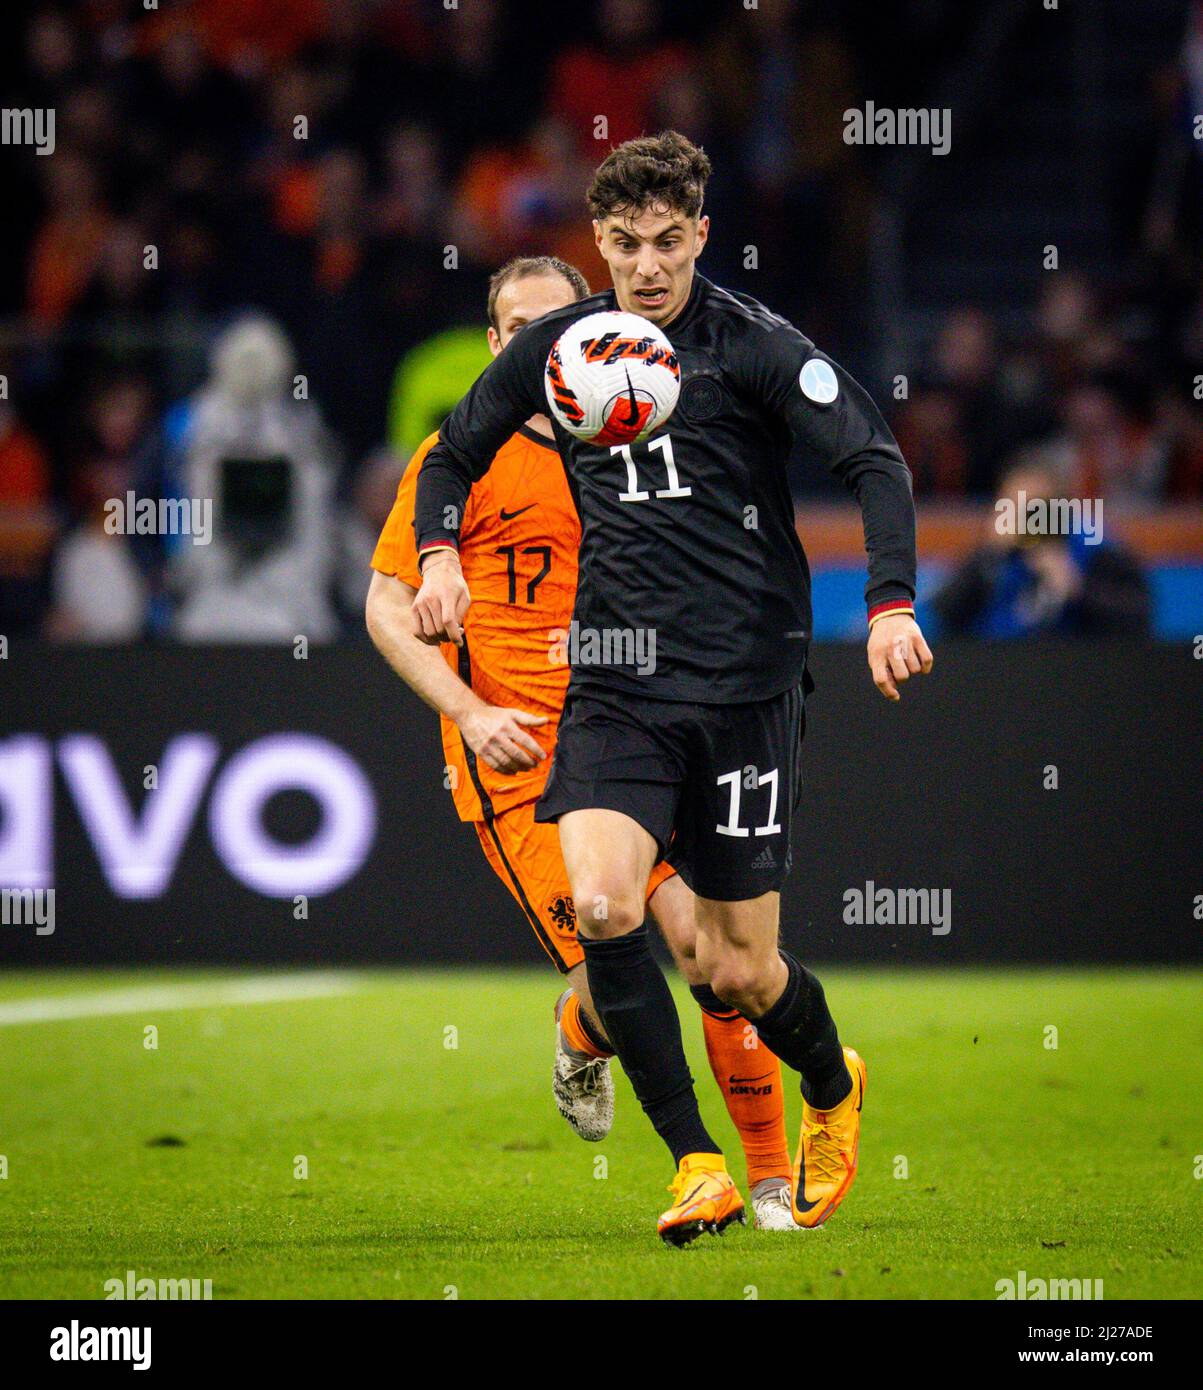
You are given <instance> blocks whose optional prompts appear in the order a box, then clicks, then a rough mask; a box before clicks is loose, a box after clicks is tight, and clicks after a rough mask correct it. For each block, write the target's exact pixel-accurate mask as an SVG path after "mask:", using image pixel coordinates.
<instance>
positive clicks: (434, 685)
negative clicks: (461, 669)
mask: <svg viewBox="0 0 1203 1390" xmlns="http://www.w3.org/2000/svg"><path fill="white" fill-rule="evenodd" d="M457 568H458V566H457ZM417 594H418V591H417V590H415V589H414V588H412V587H411V586H410V585H409V584H406V583H405V581H404V580H401V579H397V578H396V577H395V576H393V575H388V574H380V573H379V572H376V573H374V574H373V575H372V585H371V588H370V589H369V590H368V602H367V613H366V616H367V626H368V632H369V633H370V634H371V638H372V641H373V642H374V643H375V644H376V647H377V650H378V651H379V652H380V654H381V655H382V656H383V657H384V659H385V660H386V661H387V662H388V664H389V665H390V666H391V667H392V668H393V670H394V671H396V673H397V674H398V675H399V676H400V677H401V679H402V680H403V681H404V682H405V684H406V685H408V686H409V688H410V689H411V690H412V691H413V692H414V694H415V695H417V696H418V698H419V699H421V700H423V701H425V703H426V704H428V705H429V706H430V707H431V709H434V710H437V711H438V712H439V713H440V714H441V715H443V716H444V717H445V718H447V719H450V720H451V721H452V723H453V724H455V725H456V726H457V727H458V728H459V730H460V732H461V733H462V734H463V736H464V739H465V740H466V742H467V744H468V747H469V748H471V749H472V751H473V752H474V753H476V754H477V756H478V757H481V758H483V759H484V760H485V762H487V763H488V765H489V766H490V767H491V768H493V769H494V771H496V772H511V773H512V772H522V771H525V770H527V769H529V768H532V767H534V766H536V764H538V763H540V762H542V761H543V759H544V758H545V757H546V756H547V752H546V750H545V749H544V748H543V747H542V746H541V745H540V744H539V743H538V742H536V740H535V738H534V737H533V736H532V734H531V733H530V730H531V729H532V728H537V727H538V726H539V725H540V724H545V723H546V722H547V720H546V718H545V717H544V716H542V715H535V714H528V713H527V712H526V711H525V710H518V709H506V708H503V707H501V706H498V705H490V704H488V703H486V702H485V701H484V700H482V699H481V698H480V696H479V695H477V694H476V692H475V691H474V690H473V689H472V687H471V686H469V685H468V684H467V683H466V682H465V681H462V680H461V679H460V678H459V676H457V675H456V673H455V672H454V671H453V670H452V669H451V667H450V666H448V665H447V663H446V661H444V659H443V654H442V652H441V651H440V650H439V649H438V647H437V646H431V645H429V644H428V643H427V642H425V641H423V640H422V639H420V638H419V637H417V636H416V635H415V633H414V622H413V606H414V601H415V599H416V598H417Z"/></svg>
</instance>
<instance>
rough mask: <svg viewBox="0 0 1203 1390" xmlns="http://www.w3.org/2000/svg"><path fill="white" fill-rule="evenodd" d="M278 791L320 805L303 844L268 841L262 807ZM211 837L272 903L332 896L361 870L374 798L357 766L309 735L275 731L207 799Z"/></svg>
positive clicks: (249, 749)
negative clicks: (306, 797)
mask: <svg viewBox="0 0 1203 1390" xmlns="http://www.w3.org/2000/svg"><path fill="white" fill-rule="evenodd" d="M282 791H303V792H308V793H309V795H310V796H312V797H313V799H314V800H315V801H316V802H317V803H318V805H319V806H320V807H321V812H322V820H321V825H320V827H319V828H318V830H317V833H316V834H315V835H314V836H313V837H312V838H311V839H309V840H307V841H305V842H304V843H303V844H295V845H287V844H281V843H280V842H279V841H277V840H274V839H272V837H271V836H270V835H269V834H268V833H267V831H266V829H265V828H264V825H263V808H264V806H265V805H266V804H267V802H268V801H269V800H270V799H271V798H272V797H273V796H275V795H276V794H277V793H278V792H282ZM209 833H210V835H211V836H212V838H213V844H214V847H215V848H216V850H217V852H218V854H219V855H220V856H221V858H222V860H223V862H224V863H225V865H226V867H227V868H228V869H229V871H230V872H231V873H232V874H233V875H234V876H235V877H236V878H238V879H241V881H242V882H243V883H245V884H246V886H247V887H248V888H254V889H255V890H257V891H258V892H260V893H263V894H265V895H266V896H267V897H270V898H291V897H292V896H293V895H294V894H297V893H308V894H314V895H318V894H321V893H331V892H333V891H334V889H336V888H339V887H341V886H342V885H343V884H344V883H345V882H346V881H347V880H348V879H349V878H351V877H352V875H354V874H355V873H356V872H358V870H359V868H360V866H361V865H362V864H363V862H364V860H365V859H366V858H367V856H368V851H369V850H370V849H371V847H372V841H373V839H374V838H375V835H376V797H375V794H374V793H373V791H372V786H371V783H370V782H369V781H368V779H367V777H366V776H365V775H364V773H363V770H362V769H361V768H360V766H359V764H358V763H357V762H355V760H354V759H353V758H351V757H350V756H349V755H348V754H346V753H345V752H344V751H343V750H342V749H341V748H339V747H338V746H337V744H334V743H331V742H329V740H327V739H324V738H318V737H316V736H315V735H313V734H272V735H270V736H268V737H267V738H261V739H257V740H256V741H255V742H254V743H249V744H247V746H246V747H245V748H243V749H241V750H240V751H239V752H238V753H236V754H235V755H234V756H233V757H232V758H231V759H230V761H229V762H228V763H227V764H226V766H225V767H224V768H223V769H222V771H221V774H220V776H219V777H218V779H217V781H216V782H215V783H214V786H213V793H212V796H211V797H210V799H209Z"/></svg>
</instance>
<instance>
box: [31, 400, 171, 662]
mask: <svg viewBox="0 0 1203 1390" xmlns="http://www.w3.org/2000/svg"><path fill="white" fill-rule="evenodd" d="M150 412H151V395H150V391H149V389H148V387H147V385H146V382H145V381H143V380H141V379H139V378H137V377H122V378H116V379H114V380H112V381H108V382H104V383H102V384H101V385H100V386H98V387H97V388H96V389H95V390H94V392H93V394H92V397H91V399H90V402H89V406H88V410H87V418H86V421H85V437H84V440H83V444H82V447H81V453H80V461H79V464H78V466H77V468H76V470H75V477H76V479H77V483H76V498H75V501H76V503H77V510H78V512H79V515H80V517H81V520H80V522H79V524H78V525H76V526H75V527H74V528H73V529H72V530H71V531H70V532H69V533H68V535H67V536H66V538H65V539H64V540H63V542H62V544H61V545H60V546H59V548H58V550H57V552H56V554H55V557H54V567H53V573H52V576H51V588H52V599H53V608H52V610H51V614H50V618H49V623H48V631H49V634H50V635H51V636H54V637H57V638H59V639H60V640H64V641H80V642H131V641H134V640H135V639H136V638H138V637H140V636H142V634H143V632H144V630H145V627H146V622H147V604H148V601H149V596H150V588H149V585H148V582H147V579H146V576H145V574H144V572H143V570H142V568H141V567H140V565H139V561H138V557H137V551H136V547H135V539H134V537H132V536H130V535H129V534H127V533H126V532H125V530H118V529H114V526H113V524H112V522H111V521H110V520H109V517H110V516H111V515H113V513H112V511H111V503H112V502H114V501H116V502H119V503H120V504H121V506H122V508H124V505H125V501H126V498H127V496H128V494H129V492H130V491H131V490H132V489H133V488H134V485H135V482H136V479H137V473H138V466H139V465H138V459H139V453H140V450H141V447H142V444H143V441H144V438H145V433H146V430H147V427H148V425H149V422H150ZM106 522H108V524H107V525H106Z"/></svg>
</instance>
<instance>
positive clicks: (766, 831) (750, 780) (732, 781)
mask: <svg viewBox="0 0 1203 1390" xmlns="http://www.w3.org/2000/svg"><path fill="white" fill-rule="evenodd" d="M717 780H718V785H719V786H720V787H723V786H727V787H730V789H731V799H730V802H729V803H728V806H727V823H726V825H723V824H721V823H720V824H719V825H716V826H715V827H714V828H715V830H716V831H717V832H718V833H719V834H720V835H734V836H736V837H737V838H739V839H746V838H747V837H748V835H749V834H750V833H751V832H750V831H749V830H748V828H747V827H746V826H743V825H740V823H739V800H740V791H741V789H742V788H743V787H747V788H748V789H749V790H750V789H752V788H753V787H756V788H759V787H763V786H765V785H767V786H768V788H769V818H768V821H767V823H766V824H764V825H758V826H756V834H757V835H778V834H780V833H781V826H780V825H779V824H778V822H777V769H776V768H773V770H772V771H771V772H765V773H758V772H757V771H756V769H755V768H754V767H745V768H744V769H743V770H742V771H740V770H739V769H738V768H737V769H736V770H735V771H734V772H726V773H724V774H723V775H722V776H721V777H720V778H718V779H717Z"/></svg>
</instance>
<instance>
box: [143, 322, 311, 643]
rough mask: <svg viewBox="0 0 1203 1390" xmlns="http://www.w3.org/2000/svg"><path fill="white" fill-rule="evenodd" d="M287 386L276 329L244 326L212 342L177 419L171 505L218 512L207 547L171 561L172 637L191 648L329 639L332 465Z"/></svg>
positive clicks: (185, 548) (181, 552) (288, 366)
mask: <svg viewBox="0 0 1203 1390" xmlns="http://www.w3.org/2000/svg"><path fill="white" fill-rule="evenodd" d="M292 378H293V355H292V348H291V346H290V344H289V342H288V340H287V339H286V338H285V336H284V334H283V333H282V332H281V330H280V329H279V328H278V327H277V325H275V324H274V323H272V322H271V321H270V320H268V319H265V318H262V317H250V318H245V319H242V320H240V321H238V322H236V323H234V324H232V325H231V326H230V327H229V328H227V329H226V330H225V332H223V333H222V334H221V335H220V337H219V338H218V339H217V341H216V343H215V344H214V347H213V352H212V357H211V368H210V377H209V380H208V382H207V383H206V384H205V385H204V386H203V387H202V388H201V390H200V391H199V392H198V393H197V394H196V396H195V397H193V398H192V400H190V401H189V402H187V403H186V405H185V406H184V408H183V410H182V412H181V413H180V414H179V415H178V416H177V418H175V419H174V421H173V424H172V429H171V434H172V436H173V438H174V439H175V450H174V452H175V455H176V458H175V472H176V475H177V477H178V491H177V493H176V495H177V496H179V497H182V498H189V499H198V500H200V501H202V502H203V501H204V500H205V499H212V503H213V534H212V539H211V541H210V543H208V544H196V543H195V540H194V538H191V537H187V536H182V537H179V538H178V539H177V544H176V545H175V546H174V547H173V549H172V552H171V558H170V565H171V581H172V585H173V587H174V588H175V590H176V592H177V593H178V595H179V607H178V611H177V613H176V617H175V623H174V630H175V632H176V634H177V635H178V636H180V637H182V638H184V639H185V640H187V641H242V642H291V641H292V640H293V639H294V638H295V637H297V636H304V637H306V638H308V639H309V640H310V641H311V642H328V641H330V640H331V639H332V638H333V637H334V636H335V635H336V632H337V628H338V624H337V619H336V616H335V611H334V604H333V589H334V565H335V556H336V550H337V541H336V533H337V525H336V514H335V511H334V507H333V488H334V471H335V470H334V462H335V460H334V457H333V451H332V446H331V441H330V439H329V437H328V436H327V433H326V430H325V427H324V425H323V424H322V421H321V417H320V415H319V413H318V411H317V408H316V406H315V405H314V404H313V403H312V402H310V401H308V400H294V399H293V394H292Z"/></svg>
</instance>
